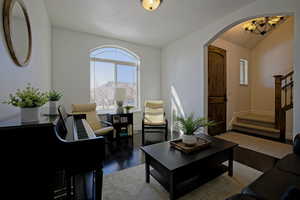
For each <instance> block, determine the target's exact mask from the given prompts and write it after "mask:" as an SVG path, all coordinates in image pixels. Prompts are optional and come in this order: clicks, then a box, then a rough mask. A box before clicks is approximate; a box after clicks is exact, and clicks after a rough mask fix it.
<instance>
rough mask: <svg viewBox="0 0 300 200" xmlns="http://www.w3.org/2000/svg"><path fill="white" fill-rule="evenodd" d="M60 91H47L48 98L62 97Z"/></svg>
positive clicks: (56, 98)
mask: <svg viewBox="0 0 300 200" xmlns="http://www.w3.org/2000/svg"><path fill="white" fill-rule="evenodd" d="M62 96H63V95H62V93H60V92H58V91H56V90H51V91H49V92H48V95H47V97H48V99H49V101H59V100H60V99H61V98H62Z"/></svg>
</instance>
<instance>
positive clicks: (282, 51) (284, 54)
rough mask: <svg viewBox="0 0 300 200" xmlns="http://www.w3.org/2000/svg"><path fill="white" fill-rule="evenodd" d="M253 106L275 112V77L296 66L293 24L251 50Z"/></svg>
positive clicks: (289, 22)
mask: <svg viewBox="0 0 300 200" xmlns="http://www.w3.org/2000/svg"><path fill="white" fill-rule="evenodd" d="M251 61H252V63H251V67H252V71H251V77H253V81H252V90H251V93H252V95H251V107H252V109H253V110H263V111H271V112H274V108H275V95H274V90H275V89H274V88H275V84H274V78H273V75H284V74H287V73H288V72H290V71H292V70H293V66H294V21H293V20H292V19H289V20H288V21H287V22H285V23H284V24H282V25H280V26H279V27H278V28H276V29H275V30H274V31H272V32H271V33H270V34H268V35H267V36H266V37H265V38H264V39H263V40H262V41H261V42H259V43H258V45H257V46H255V47H254V48H253V49H252V50H251Z"/></svg>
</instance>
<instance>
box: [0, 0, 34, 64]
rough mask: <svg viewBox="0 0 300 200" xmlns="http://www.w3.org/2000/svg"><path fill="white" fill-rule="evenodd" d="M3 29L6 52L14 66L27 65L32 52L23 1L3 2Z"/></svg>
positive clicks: (28, 21) (29, 28)
mask: <svg viewBox="0 0 300 200" xmlns="http://www.w3.org/2000/svg"><path fill="white" fill-rule="evenodd" d="M3 27H4V35H5V40H6V43H7V47H8V50H9V52H10V55H11V57H12V59H13V61H14V62H15V63H16V65H18V66H20V67H22V66H26V65H28V63H29V61H30V57H31V51H32V35H31V27H30V20H29V16H28V13H27V10H26V7H25V4H24V2H23V0H5V1H4V6H3Z"/></svg>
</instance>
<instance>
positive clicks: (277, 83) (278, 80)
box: [274, 75, 283, 129]
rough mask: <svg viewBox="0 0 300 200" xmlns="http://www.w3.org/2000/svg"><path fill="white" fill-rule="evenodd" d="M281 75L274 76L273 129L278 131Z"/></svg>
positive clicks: (280, 104) (280, 105)
mask: <svg viewBox="0 0 300 200" xmlns="http://www.w3.org/2000/svg"><path fill="white" fill-rule="evenodd" d="M282 77H283V76H282V75H276V76H274V78H275V127H276V128H277V129H279V127H280V124H279V122H280V111H281V107H282V103H281V101H282V83H281V79H282Z"/></svg>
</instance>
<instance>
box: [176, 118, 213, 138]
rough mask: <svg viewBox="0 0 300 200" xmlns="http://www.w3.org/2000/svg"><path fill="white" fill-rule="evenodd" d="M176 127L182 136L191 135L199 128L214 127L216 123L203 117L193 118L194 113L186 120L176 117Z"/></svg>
mask: <svg viewBox="0 0 300 200" xmlns="http://www.w3.org/2000/svg"><path fill="white" fill-rule="evenodd" d="M176 125H177V126H178V128H179V129H180V130H181V131H183V133H184V134H186V135H193V134H194V133H195V132H196V131H197V130H198V129H199V128H202V127H210V126H214V125H216V123H215V122H213V121H209V120H207V119H206V118H204V117H200V118H194V113H191V114H190V115H189V116H188V117H187V118H184V117H177V120H176Z"/></svg>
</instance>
